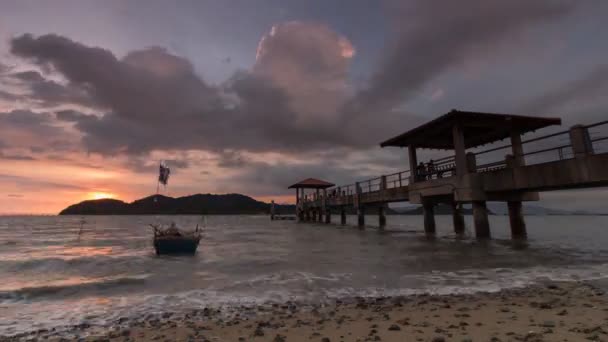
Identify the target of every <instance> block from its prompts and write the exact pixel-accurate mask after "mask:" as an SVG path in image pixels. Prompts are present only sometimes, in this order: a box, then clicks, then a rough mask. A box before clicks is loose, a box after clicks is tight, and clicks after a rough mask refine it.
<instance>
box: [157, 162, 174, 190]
mask: <svg viewBox="0 0 608 342" xmlns="http://www.w3.org/2000/svg"><path fill="white" fill-rule="evenodd" d="M170 174H171V169H169V167H168V166H167V164H165V162H160V168H159V170H158V182H159V183H161V184H162V185H167V183H168V182H169V175H170Z"/></svg>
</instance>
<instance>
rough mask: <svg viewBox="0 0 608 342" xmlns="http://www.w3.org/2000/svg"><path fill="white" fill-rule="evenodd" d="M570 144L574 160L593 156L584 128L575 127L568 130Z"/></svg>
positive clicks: (587, 134) (587, 131) (591, 146)
mask: <svg viewBox="0 0 608 342" xmlns="http://www.w3.org/2000/svg"><path fill="white" fill-rule="evenodd" d="M570 143H571V144H572V153H574V157H575V158H584V157H586V156H587V155H589V154H593V143H592V142H591V137H590V136H589V130H588V129H587V128H586V127H585V126H582V125H576V126H572V127H571V128H570Z"/></svg>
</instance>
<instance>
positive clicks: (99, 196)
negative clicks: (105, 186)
mask: <svg viewBox="0 0 608 342" xmlns="http://www.w3.org/2000/svg"><path fill="white" fill-rule="evenodd" d="M102 198H114V194H110V193H107V192H91V193H89V199H95V200H98V199H102Z"/></svg>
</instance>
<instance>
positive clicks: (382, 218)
mask: <svg viewBox="0 0 608 342" xmlns="http://www.w3.org/2000/svg"><path fill="white" fill-rule="evenodd" d="M378 226H379V227H380V229H384V227H386V210H385V207H384V204H381V205H380V206H379V207H378Z"/></svg>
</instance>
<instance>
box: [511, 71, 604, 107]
mask: <svg viewBox="0 0 608 342" xmlns="http://www.w3.org/2000/svg"><path fill="white" fill-rule="evenodd" d="M606 93H608V65H606V64H604V65H599V66H597V67H595V68H594V69H593V70H591V72H589V73H587V74H586V75H584V76H583V77H581V78H580V79H577V80H574V81H571V82H568V83H566V84H564V85H561V86H559V87H557V88H555V89H550V90H549V91H547V92H545V93H544V94H541V95H539V96H537V97H535V98H533V99H532V100H530V101H528V103H527V104H525V105H523V106H522V111H523V112H525V113H534V114H536V115H545V114H552V113H555V112H558V113H560V112H564V111H565V109H568V108H571V107H572V106H576V107H577V109H576V110H577V111H579V112H580V109H581V108H585V107H589V105H591V106H594V105H597V104H598V103H599V104H600V105H601V106H602V107H603V110H602V111H603V113H596V114H595V115H593V114H592V115H590V116H592V117H598V116H600V115H603V116H605V111H606V109H608V101H606Z"/></svg>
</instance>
